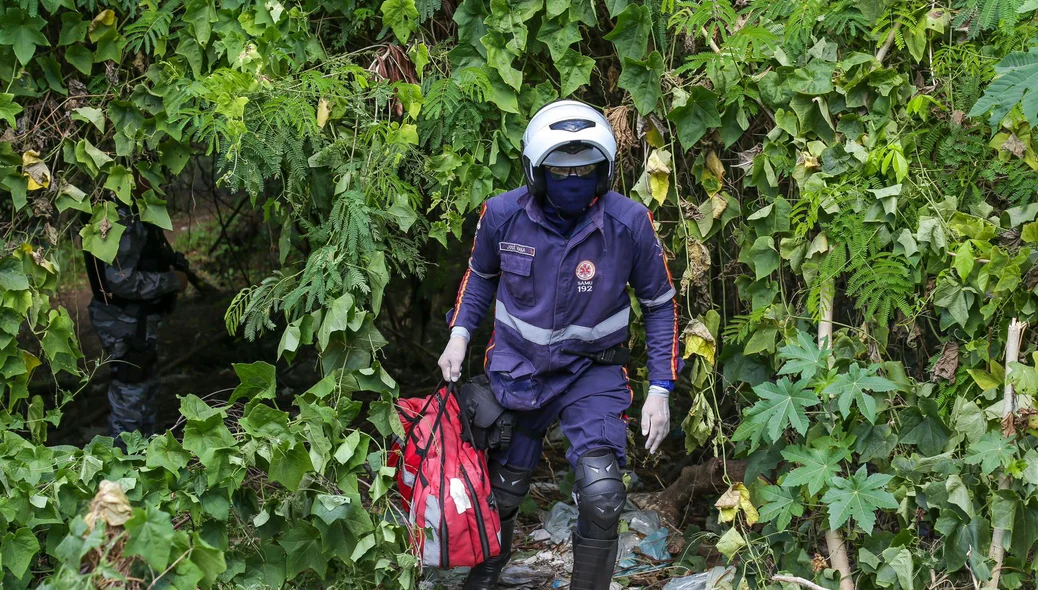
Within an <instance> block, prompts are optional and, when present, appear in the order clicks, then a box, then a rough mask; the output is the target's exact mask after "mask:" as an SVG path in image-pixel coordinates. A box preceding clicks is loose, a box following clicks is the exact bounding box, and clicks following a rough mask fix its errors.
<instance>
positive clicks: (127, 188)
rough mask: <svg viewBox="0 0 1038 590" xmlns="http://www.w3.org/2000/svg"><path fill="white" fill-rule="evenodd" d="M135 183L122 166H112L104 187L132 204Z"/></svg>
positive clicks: (128, 203) (124, 201) (121, 199)
mask: <svg viewBox="0 0 1038 590" xmlns="http://www.w3.org/2000/svg"><path fill="white" fill-rule="evenodd" d="M98 114H100V111H98ZM136 184H137V183H136V182H134V180H133V176H132V175H131V174H130V171H129V170H127V169H126V168H125V167H123V166H112V168H111V169H110V170H109V171H108V178H107V179H106V180H105V188H106V189H108V190H110V191H112V192H113V193H115V196H116V197H118V199H119V200H120V201H122V202H123V203H126V204H127V205H132V204H133V189H134V187H135V186H136Z"/></svg>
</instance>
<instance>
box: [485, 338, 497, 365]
mask: <svg viewBox="0 0 1038 590" xmlns="http://www.w3.org/2000/svg"><path fill="white" fill-rule="evenodd" d="M496 337H497V330H494V331H493V332H491V333H490V346H488V347H487V350H486V352H484V353H483V372H486V370H487V365H489V364H490V351H491V350H494V347H495V346H497V338H496Z"/></svg>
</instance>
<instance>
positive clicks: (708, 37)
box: [699, 27, 721, 53]
mask: <svg viewBox="0 0 1038 590" xmlns="http://www.w3.org/2000/svg"><path fill="white" fill-rule="evenodd" d="M699 32H700V33H702V35H703V38H704V39H706V44H707V45H709V46H710V51H713V52H714V53H721V48H720V47H718V46H717V43H714V38H713V37H712V36H711V35H710V33H707V32H706V27H699Z"/></svg>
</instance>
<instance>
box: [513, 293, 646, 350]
mask: <svg viewBox="0 0 1038 590" xmlns="http://www.w3.org/2000/svg"><path fill="white" fill-rule="evenodd" d="M495 313H496V316H495V317H496V319H497V321H499V322H501V323H503V324H505V325H506V326H508V327H510V328H512V329H513V330H515V331H516V332H519V335H520V336H522V337H523V339H524V340H526V341H528V342H532V343H533V344H540V345H541V346H548V345H550V344H557V343H559V342H563V341H565V340H584V341H593V340H598V339H599V338H605V337H606V336H609V335H610V334H613V333H615V332H617V331H619V330H623V329H625V328H627V326H628V324H630V322H631V308H630V307H625V308H624V309H622V310H620V311H618V312H616V313H614V314H613V315H611V316H609V317H608V318H606V319H605V320H603V321H601V322H599V323H598V324H596V325H595V326H592V327H587V326H576V325H573V326H566V327H565V328H560V329H558V330H554V331H552V330H549V329H547V328H538V327H537V326H534V325H533V324H530V323H527V322H524V321H523V320H521V319H519V318H517V317H515V316H513V315H512V314H511V313H509V311H508V308H506V307H505V304H504V303H502V302H501V300H500V299H498V300H497V307H496V308H495Z"/></svg>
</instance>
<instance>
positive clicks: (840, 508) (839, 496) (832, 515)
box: [822, 465, 898, 535]
mask: <svg viewBox="0 0 1038 590" xmlns="http://www.w3.org/2000/svg"><path fill="white" fill-rule="evenodd" d="M893 478H894V476H892V475H886V474H881V473H873V474H871V475H870V474H869V472H868V469H867V468H866V467H865V466H864V465H862V466H861V467H860V468H858V471H857V472H856V473H855V474H854V475H852V476H851V477H849V478H844V477H834V478H833V479H832V482H831V485H830V488H829V490H828V491H827V492H825V495H824V496H822V502H825V503H826V504H828V510H829V528H830V529H831V530H834V531H835V530H838V529H839V528H840V527H842V526H843V525H844V524H846V523H847V521H848V520H850V519H851V518H853V519H854V520H855V522H857V523H858V526H859V527H861V528H862V530H864V531H865V534H868V535H871V534H872V529H873V527H874V526H875V524H876V510H880V509H885V510H894V509H896V508H897V507H898V504H897V500H895V499H894V495H893V494H891V493H890V492H888V491H887V490H886V489H885V488H886V485H887V484H888V483H889V482H890V480H891V479H893Z"/></svg>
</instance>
